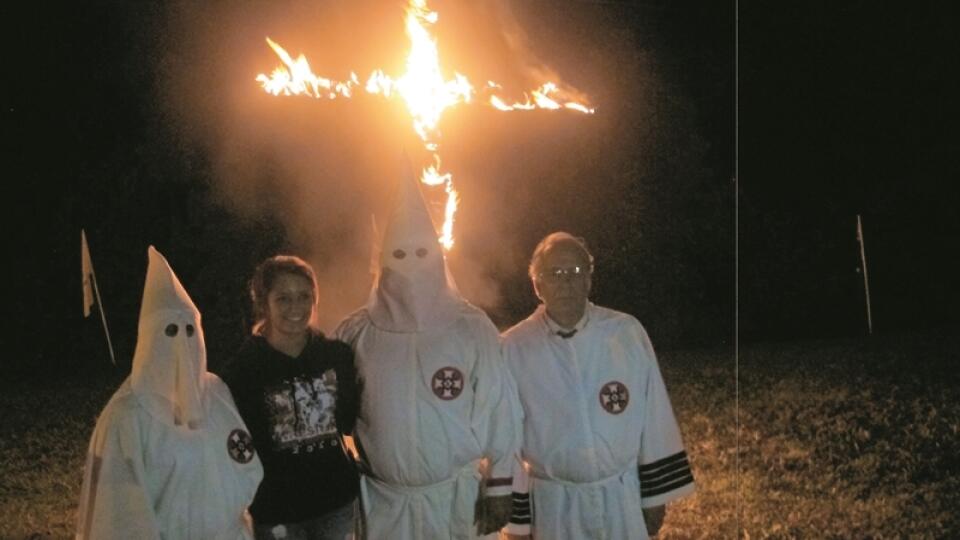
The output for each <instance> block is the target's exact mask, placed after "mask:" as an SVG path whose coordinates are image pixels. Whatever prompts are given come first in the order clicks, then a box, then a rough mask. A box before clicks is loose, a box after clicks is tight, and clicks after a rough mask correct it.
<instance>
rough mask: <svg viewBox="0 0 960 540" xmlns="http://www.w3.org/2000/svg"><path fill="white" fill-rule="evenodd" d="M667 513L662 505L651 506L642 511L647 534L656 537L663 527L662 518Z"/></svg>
mask: <svg viewBox="0 0 960 540" xmlns="http://www.w3.org/2000/svg"><path fill="white" fill-rule="evenodd" d="M666 513H667V507H666V506H664V505H660V506H653V507H651V508H644V509H643V521H645V522H646V523H647V534H648V535H650V536H656V535H657V533H658V532H660V527H661V526H662V525H663V516H665V515H666Z"/></svg>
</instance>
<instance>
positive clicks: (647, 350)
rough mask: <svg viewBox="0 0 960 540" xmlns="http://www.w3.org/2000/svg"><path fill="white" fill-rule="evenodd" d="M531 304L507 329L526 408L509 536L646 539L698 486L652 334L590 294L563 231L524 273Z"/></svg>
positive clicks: (588, 271)
mask: <svg viewBox="0 0 960 540" xmlns="http://www.w3.org/2000/svg"><path fill="white" fill-rule="evenodd" d="M529 274H530V278H531V280H532V281H533V288H534V291H535V292H536V294H537V297H538V298H539V299H540V301H541V302H542V303H541V305H540V306H538V307H537V309H536V311H535V312H534V313H533V314H532V315H531V316H530V317H528V318H527V319H526V320H524V321H522V322H520V323H519V324H517V325H516V326H514V327H513V328H511V329H510V330H508V331H507V332H506V333H505V334H504V336H503V342H504V343H503V347H504V358H505V361H506V363H507V366H508V368H509V369H510V371H511V373H512V374H513V377H514V379H515V380H516V383H517V388H518V390H519V393H520V402H521V404H522V406H523V413H524V420H523V446H522V452H521V454H522V455H521V458H522V463H518V467H517V471H516V472H515V473H514V501H513V506H514V508H513V516H512V518H511V520H510V524H509V525H508V526H507V527H506V529H505V532H506V533H507V537H508V538H511V539H513V538H531V537H533V538H543V539H551V540H564V539H570V540H581V539H593V538H603V539H607V540H618V539H630V540H633V539H643V538H647V537H648V536H652V535H656V533H657V531H658V530H659V528H660V526H661V524H662V522H663V517H664V515H665V513H666V504H667V502H669V501H672V500H674V499H677V498H679V497H682V496H684V495H687V494H689V493H692V492H693V490H694V484H693V476H692V473H691V471H690V464H689V462H688V460H687V455H686V452H685V451H684V448H683V443H682V440H681V436H680V430H679V427H678V426H677V422H676V419H675V418H674V415H673V410H672V407H671V405H670V399H669V396H668V394H667V390H666V386H665V385H664V382H663V379H662V377H661V375H660V370H659V367H658V365H657V360H656V356H655V355H654V351H653V347H652V345H651V344H650V340H649V338H648V337H647V333H646V331H645V330H644V329H643V327H642V326H641V325H640V323H639V322H638V321H637V320H636V319H635V318H633V317H632V316H630V315H628V314H626V313H621V312H618V311H614V310H612V309H608V308H604V307H600V306H597V305H595V304H593V303H591V302H590V301H589V300H588V297H589V294H590V286H591V278H592V274H593V256H592V255H591V254H590V251H589V250H588V249H587V247H586V244H585V242H584V241H583V240H582V239H581V238H578V237H575V236H573V235H571V234H569V233H565V232H555V233H553V234H550V235H548V236H547V237H546V238H544V239H543V240H542V241H541V242H540V243H539V244H538V245H537V247H536V249H535V250H534V252H533V257H532V259H531V262H530V268H529Z"/></svg>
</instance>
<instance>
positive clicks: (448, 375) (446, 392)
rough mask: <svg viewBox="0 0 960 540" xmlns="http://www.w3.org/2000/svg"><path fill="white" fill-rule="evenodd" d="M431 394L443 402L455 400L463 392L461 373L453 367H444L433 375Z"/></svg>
mask: <svg viewBox="0 0 960 540" xmlns="http://www.w3.org/2000/svg"><path fill="white" fill-rule="evenodd" d="M432 387H433V393H434V394H436V395H437V397H438V398H440V399H443V400H448V401H449V400H451V399H457V396H459V395H460V392H463V373H460V370H459V369H457V368H455V367H445V368H440V369H438V370H437V372H436V373H434V374H433V383H432Z"/></svg>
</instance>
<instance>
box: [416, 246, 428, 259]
mask: <svg viewBox="0 0 960 540" xmlns="http://www.w3.org/2000/svg"><path fill="white" fill-rule="evenodd" d="M426 256H427V248H418V249H417V257H420V258H421V259H422V258H424V257H426Z"/></svg>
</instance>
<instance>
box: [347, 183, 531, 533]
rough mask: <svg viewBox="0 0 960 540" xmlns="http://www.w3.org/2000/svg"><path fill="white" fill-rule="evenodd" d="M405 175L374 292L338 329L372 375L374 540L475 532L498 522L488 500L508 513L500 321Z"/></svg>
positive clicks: (511, 421)
mask: <svg viewBox="0 0 960 540" xmlns="http://www.w3.org/2000/svg"><path fill="white" fill-rule="evenodd" d="M406 172H407V174H406V178H404V179H403V180H402V182H401V186H400V189H399V193H398V195H399V196H398V198H397V200H396V206H395V207H394V210H393V213H392V215H391V216H390V220H389V222H388V223H387V228H386V231H385V234H384V240H383V244H382V248H381V253H380V272H379V275H378V277H377V280H376V283H375V286H374V289H373V291H372V292H371V295H370V300H369V302H368V303H367V305H366V307H364V308H362V309H360V310H359V311H357V312H355V313H354V314H352V315H351V316H349V317H348V318H347V319H346V320H344V321H343V322H342V323H341V324H340V326H339V328H338V329H337V331H336V334H337V337H339V338H340V339H342V340H343V341H345V342H347V343H349V344H350V345H351V347H352V348H353V349H354V351H355V355H356V362H357V369H358V373H359V376H360V379H361V381H362V384H363V391H362V395H361V407H360V414H359V418H358V420H357V426H356V429H355V431H354V437H355V440H356V443H357V447H358V451H359V454H360V466H361V471H362V472H363V475H362V478H361V502H362V508H363V530H364V535H365V537H366V538H369V539H373V540H380V539H386V538H390V539H398V540H405V539H409V540H420V539H428V538H429V539H436V540H442V539H451V538H457V539H466V538H475V537H477V536H479V535H480V532H478V526H479V528H480V529H483V531H482V532H487V531H488V530H489V527H490V526H491V525H490V524H489V521H495V520H496V518H491V517H490V516H491V515H493V514H495V512H490V513H484V512H483V509H485V508H486V509H492V508H499V505H498V504H497V503H498V502H500V501H501V500H502V502H504V503H506V506H505V508H506V513H507V514H508V513H509V501H510V499H509V494H510V475H511V465H512V460H513V456H514V453H515V452H516V451H517V448H518V442H519V405H518V401H517V397H516V389H515V387H514V386H513V383H512V381H511V380H510V377H509V374H508V373H507V371H506V369H505V366H504V365H503V362H502V359H501V355H500V349H499V342H498V335H497V330H496V327H494V325H493V323H492V322H491V321H490V319H489V318H488V317H487V315H486V314H485V313H484V312H483V311H481V310H480V309H478V308H476V307H474V306H472V305H470V304H469V303H468V302H467V301H466V300H464V299H463V298H462V297H461V296H460V294H459V293H458V291H457V289H456V287H455V285H454V284H453V280H452V278H451V276H450V275H449V274H448V272H447V269H446V263H445V261H444V257H443V253H442V252H441V246H440V244H439V242H438V240H437V234H436V231H435V229H434V228H433V224H432V222H431V220H430V217H429V214H428V213H427V209H426V206H425V204H424V202H423V199H422V197H421V195H420V191H419V189H418V187H417V184H416V181H415V180H414V178H413V176H412V174H410V173H409V168H407V171H406ZM481 463H482V464H483V466H481ZM478 497H479V498H480V499H479V502H480V504H479V505H477V503H478ZM478 506H479V508H480V510H477V507H478ZM481 514H482V515H481ZM506 517H507V516H506V515H504V521H505V519H506ZM497 527H499V526H497Z"/></svg>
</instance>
